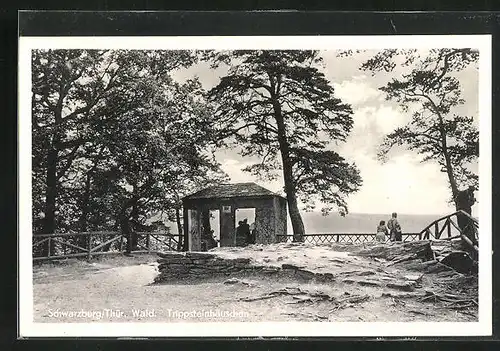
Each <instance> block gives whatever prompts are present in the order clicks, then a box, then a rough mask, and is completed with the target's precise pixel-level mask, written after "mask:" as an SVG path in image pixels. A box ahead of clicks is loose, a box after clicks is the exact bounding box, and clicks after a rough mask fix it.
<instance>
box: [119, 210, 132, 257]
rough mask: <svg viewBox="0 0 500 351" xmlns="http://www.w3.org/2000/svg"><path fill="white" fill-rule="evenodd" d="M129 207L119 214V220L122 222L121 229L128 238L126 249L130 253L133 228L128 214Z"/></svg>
mask: <svg viewBox="0 0 500 351" xmlns="http://www.w3.org/2000/svg"><path fill="white" fill-rule="evenodd" d="M127 208H128V207H126V208H123V209H122V210H121V211H120V213H119V215H118V221H119V223H120V231H121V233H122V235H123V236H124V237H125V238H126V239H127V246H126V249H125V251H126V252H127V253H128V254H130V253H131V252H132V238H131V236H130V233H131V229H130V222H129V216H128V214H127Z"/></svg>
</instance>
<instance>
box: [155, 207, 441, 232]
mask: <svg viewBox="0 0 500 351" xmlns="http://www.w3.org/2000/svg"><path fill="white" fill-rule="evenodd" d="M440 217H441V215H410V214H398V219H399V222H400V223H401V227H402V229H403V232H404V233H418V232H420V231H421V230H422V229H424V228H425V227H426V226H427V225H428V224H430V223H431V222H432V221H434V220H436V219H438V218H440ZM302 218H303V220H304V225H305V227H306V232H307V233H308V234H320V233H374V232H375V230H376V228H377V225H378V223H379V222H380V221H381V220H385V221H386V222H387V221H388V220H389V218H390V214H369V213H349V214H348V215H346V216H345V217H342V216H340V215H339V214H338V213H332V214H329V215H328V216H323V215H322V214H321V213H319V212H303V213H302ZM157 219H159V218H158V217H156V216H155V220H157ZM252 220H253V218H251V217H249V222H252ZM165 224H166V225H167V226H170V230H171V232H172V233H175V234H177V226H176V225H175V223H169V222H165ZM212 225H213V229H215V230H216V232H217V231H218V228H217V227H218V225H217V223H213V224H212ZM288 233H289V234H292V226H291V224H290V218H288Z"/></svg>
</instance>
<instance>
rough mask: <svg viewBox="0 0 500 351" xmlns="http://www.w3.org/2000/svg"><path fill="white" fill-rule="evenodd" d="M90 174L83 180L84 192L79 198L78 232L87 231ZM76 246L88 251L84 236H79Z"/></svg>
mask: <svg viewBox="0 0 500 351" xmlns="http://www.w3.org/2000/svg"><path fill="white" fill-rule="evenodd" d="M91 177H92V176H91V174H90V172H89V173H87V176H86V179H85V190H84V193H83V195H82V198H81V211H82V213H81V214H80V218H79V223H78V227H79V230H80V232H86V231H87V218H88V214H89V200H90V183H91V182H90V180H91ZM78 246H81V247H84V248H87V249H88V247H87V246H88V240H87V237H86V236H80V237H79V240H78Z"/></svg>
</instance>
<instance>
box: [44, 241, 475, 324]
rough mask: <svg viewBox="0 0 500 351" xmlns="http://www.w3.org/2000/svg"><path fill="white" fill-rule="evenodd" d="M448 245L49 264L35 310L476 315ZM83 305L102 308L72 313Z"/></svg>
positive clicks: (466, 278) (250, 250)
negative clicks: (448, 264) (446, 263)
mask: <svg viewBox="0 0 500 351" xmlns="http://www.w3.org/2000/svg"><path fill="white" fill-rule="evenodd" d="M450 252H454V253H455V254H456V253H457V247H455V244H453V243H449V242H444V241H440V242H432V243H429V242H413V243H388V244H374V243H367V244H364V245H349V244H344V245H341V244H335V245H324V246H317V245H314V246H313V245H308V244H290V243H288V244H275V245H267V246H264V245H252V246H249V247H246V248H216V249H214V250H211V251H210V252H208V253H186V254H184V253H182V254H179V253H165V254H161V255H160V256H161V257H158V256H139V255H137V256H135V257H132V258H126V257H119V258H106V259H100V260H99V261H95V262H93V263H90V264H89V263H85V262H82V261H76V260H75V261H70V262H65V263H60V264H43V265H40V266H35V268H34V318H35V322H63V321H64V322H89V321H105V322H109V321H113V322H121V321H122V322H129V321H145V322H151V321H153V322H160V321H165V322H185V321H290V320H294V321H358V322H359V321H372V322H373V321H402V322H408V321H457V322H460V321H477V300H478V298H477V278H476V277H475V276H474V274H471V271H472V273H473V269H471V267H469V268H468V269H466V270H464V269H463V265H462V266H461V268H460V269H459V270H461V271H464V272H465V273H459V272H457V271H456V270H455V269H453V268H450V267H449V266H447V265H445V264H442V263H440V262H439V261H440V260H443V259H444V258H445V257H448V256H450V255H449V254H450ZM459 253H460V252H459ZM448 261H450V259H448ZM455 261H456V259H455ZM444 262H446V260H445V261H444ZM78 311H87V312H93V311H100V312H101V313H97V312H94V313H86V314H85V313H80V316H78V313H69V312H78ZM106 311H107V312H106ZM113 312H114V313H113ZM84 315H85V316H84Z"/></svg>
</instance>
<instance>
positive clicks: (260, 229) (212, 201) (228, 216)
mask: <svg viewBox="0 0 500 351" xmlns="http://www.w3.org/2000/svg"><path fill="white" fill-rule="evenodd" d="M182 204H183V208H184V238H183V239H184V240H183V250H184V251H202V241H203V237H204V236H205V235H207V232H210V211H214V210H217V212H218V213H219V228H220V229H219V230H220V236H219V237H220V246H236V223H235V222H236V210H238V209H248V208H253V209H255V243H256V244H270V243H276V242H278V240H279V238H278V236H281V235H286V234H287V208H286V199H285V198H284V197H282V196H280V195H278V194H276V193H274V192H272V191H270V190H268V189H266V188H263V187H261V186H259V185H257V184H255V183H235V184H221V185H217V186H212V187H208V188H206V189H203V190H200V191H198V192H196V193H194V194H191V195H188V196H186V197H184V198H183V199H182Z"/></svg>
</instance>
